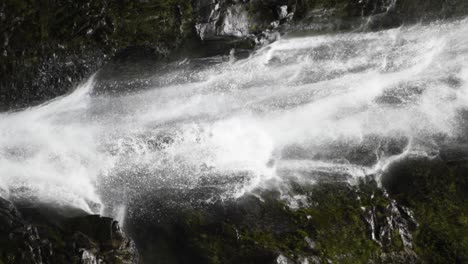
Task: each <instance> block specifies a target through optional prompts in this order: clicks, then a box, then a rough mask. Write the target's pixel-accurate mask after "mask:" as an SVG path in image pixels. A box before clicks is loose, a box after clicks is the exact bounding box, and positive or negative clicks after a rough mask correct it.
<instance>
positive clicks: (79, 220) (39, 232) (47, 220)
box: [0, 199, 138, 263]
mask: <svg viewBox="0 0 468 264" xmlns="http://www.w3.org/2000/svg"><path fill="white" fill-rule="evenodd" d="M61 212H64V211H61V210H55V209H54V208H51V207H44V206H38V207H34V208H32V207H21V206H19V207H17V206H15V205H13V204H12V203H10V202H9V201H7V200H4V199H0V222H1V228H0V262H1V263H137V262H138V254H137V251H136V248H135V246H134V244H133V241H132V240H130V239H129V238H127V237H126V236H125V235H124V234H123V233H122V232H121V231H120V228H119V226H118V223H117V222H116V221H114V220H112V219H110V218H104V217H99V216H87V215H85V214H84V213H81V214H82V216H77V217H68V216H66V215H62V213H61Z"/></svg>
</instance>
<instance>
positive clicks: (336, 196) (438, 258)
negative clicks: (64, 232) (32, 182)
mask: <svg viewBox="0 0 468 264" xmlns="http://www.w3.org/2000/svg"><path fill="white" fill-rule="evenodd" d="M467 170H468V167H467V164H466V163H463V162H461V163H450V164H447V163H446V162H443V161H441V160H426V159H416V160H412V159H409V160H404V161H401V162H399V163H397V164H395V165H393V166H392V168H391V169H390V170H389V171H388V173H386V174H385V175H383V184H384V187H385V188H381V187H378V185H377V182H376V181H375V179H374V177H373V176H369V177H367V178H365V179H362V180H360V181H359V183H358V184H357V185H349V184H347V183H330V182H323V183H317V184H307V183H304V182H301V184H298V183H296V182H295V181H294V180H290V181H289V182H288V183H287V187H283V188H282V189H280V190H257V191H256V193H255V194H253V195H247V196H244V197H242V198H240V199H238V200H235V201H223V202H217V203H208V204H190V203H189V204H187V201H193V200H195V199H191V198H190V196H185V197H184V198H183V200H182V201H180V200H177V197H176V196H174V197H171V195H164V196H163V197H160V198H161V199H157V198H155V197H153V199H150V198H148V197H147V198H146V199H145V202H146V204H145V206H147V207H146V208H147V212H150V214H153V215H152V216H148V215H145V216H142V215H138V210H136V211H135V212H133V213H130V214H129V216H128V217H129V218H128V219H127V224H128V226H129V230H128V232H129V233H130V234H131V235H132V237H133V238H134V239H135V241H136V243H137V245H138V246H139V249H140V250H141V251H140V253H141V258H142V261H143V263H156V262H158V263H375V264H377V263H392V264H394V263H402V264H403V263H406V264H408V263H465V262H466V261H467V260H468V256H467V255H466V252H468V248H467V246H466V243H464V241H465V240H466V230H468V229H467V228H468V226H467V222H466V219H465V218H466V217H465V216H464V213H463V212H464V210H466V201H465V196H466V195H465V194H464V192H465V190H466V187H467V186H468V182H467V181H466V179H467V177H466V175H467V172H468V171H467ZM386 190H388V191H386ZM184 202H185V203H184Z"/></svg>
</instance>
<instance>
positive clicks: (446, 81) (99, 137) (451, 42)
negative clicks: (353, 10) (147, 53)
mask: <svg viewBox="0 0 468 264" xmlns="http://www.w3.org/2000/svg"><path fill="white" fill-rule="evenodd" d="M467 36H468V20H466V19H465V20H461V21H454V22H445V23H434V24H430V25H417V26H412V27H401V28H398V29H391V30H386V31H381V32H372V33H348V34H336V35H322V36H311V37H302V38H283V39H281V40H279V41H277V42H275V43H273V44H271V45H268V46H265V47H263V48H261V49H259V50H257V51H256V52H255V53H253V54H252V55H251V56H250V57H249V58H247V59H244V60H238V61H235V60H232V59H229V58H225V59H222V60H221V61H220V62H219V63H215V64H210V65H203V66H202V67H198V66H199V64H200V61H202V60H199V61H197V62H196V63H195V61H193V60H184V61H179V62H175V63H173V64H172V65H171V67H173V70H172V71H165V72H161V73H159V74H156V75H155V76H153V77H151V78H149V79H148V80H146V81H147V83H148V86H149V87H150V88H149V89H144V90H140V91H133V92H131V93H122V94H118V95H115V94H113V95H109V94H107V93H97V92H95V91H93V88H94V86H95V82H96V80H95V79H96V78H95V77H94V76H93V77H91V78H90V79H89V80H88V81H87V82H86V83H84V84H82V85H81V86H80V87H78V88H77V89H76V90H75V91H74V92H73V93H72V94H70V95H67V96H64V97H61V98H57V99H56V100H53V101H51V102H48V103H46V104H43V105H40V106H37V107H33V108H29V109H24V110H22V111H19V112H11V113H3V114H1V115H0V175H1V178H0V187H1V188H0V189H1V190H2V195H4V196H8V197H9V198H10V199H13V200H15V199H18V200H21V199H37V200H38V201H40V202H45V203H57V204H60V205H71V206H75V207H79V208H82V209H84V210H86V211H88V212H97V211H99V210H102V208H105V207H110V208H113V207H115V208H117V207H118V206H120V205H125V204H126V202H127V199H133V197H136V196H139V195H144V194H145V193H151V192H153V193H155V192H159V191H163V190H171V192H175V193H177V192H183V191H185V190H193V189H203V190H208V189H209V190H216V191H210V192H207V191H202V192H201V194H200V199H203V200H204V201H210V200H213V199H215V200H216V199H225V198H231V197H238V196H240V195H242V194H243V193H245V192H249V191H252V190H254V189H255V188H256V187H259V186H263V185H265V184H267V182H271V181H275V182H276V183H277V184H278V183H279V184H281V181H282V180H283V179H285V178H287V177H296V178H297V179H300V180H303V181H308V182H310V181H319V180H330V181H352V180H353V179H354V178H356V177H360V176H364V175H367V174H370V173H377V174H378V173H379V172H380V171H382V170H384V169H385V167H386V166H387V165H388V164H389V163H390V162H392V161H394V160H395V159H399V158H401V157H403V156H406V155H426V156H435V155H437V154H438V151H439V150H440V148H441V146H445V145H449V144H457V143H459V142H460V141H462V140H463V133H464V132H465V131H464V130H463V126H464V123H465V120H464V119H463V115H462V114H463V111H465V110H466V107H467V106H468V37H467ZM211 61H213V60H211ZM197 63H198V64H197ZM197 65H198V66H197ZM119 208H120V210H116V211H115V212H113V213H112V212H107V213H108V214H114V216H115V214H120V215H121V214H123V212H122V210H123V209H122V208H123V207H119ZM117 211H119V212H117Z"/></svg>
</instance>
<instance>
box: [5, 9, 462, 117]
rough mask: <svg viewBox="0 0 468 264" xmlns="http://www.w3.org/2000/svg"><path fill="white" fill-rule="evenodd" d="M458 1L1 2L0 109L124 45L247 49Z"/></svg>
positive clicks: (157, 51)
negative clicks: (279, 35)
mask: <svg viewBox="0 0 468 264" xmlns="http://www.w3.org/2000/svg"><path fill="white" fill-rule="evenodd" d="M467 13H468V4H467V3H466V1H463V0H454V1H439V0H432V1H424V0H365V1H360V0H336V1H322V0H250V1H249V0H193V1H184V0H150V1H131V2H126V3H123V2H122V3H121V2H118V3H117V2H115V1H84V2H83V1H80V2H79V3H78V2H76V1H66V0H60V1H53V0H48V1H41V2H38V1H24V0H6V1H3V2H2V3H1V4H0V22H1V23H0V32H1V34H0V76H1V79H0V111H5V110H8V109H15V108H16V109H17V108H21V107H26V106H30V105H34V104H38V103H41V102H44V101H45V100H49V99H51V98H54V97H56V96H59V95H63V94H65V93H67V92H68V91H70V90H71V89H72V88H73V86H74V85H76V83H77V82H79V81H81V80H82V79H83V78H84V77H85V76H87V75H89V74H90V73H92V72H94V71H95V70H97V69H98V68H99V67H100V66H102V65H103V63H104V62H105V61H108V60H109V59H110V58H112V57H113V56H114V55H115V54H116V53H118V52H119V51H122V50H124V49H125V48H127V47H135V46H137V47H138V46H140V47H141V46H144V47H146V48H149V49H150V50H151V52H152V53H153V54H154V57H155V59H158V58H162V57H167V55H168V54H169V53H170V51H173V50H176V49H177V48H180V47H182V46H187V45H186V44H188V43H191V44H190V45H189V46H190V48H189V49H190V50H192V49H193V47H194V45H195V46H200V45H204V47H201V48H200V49H202V50H204V51H209V52H205V54H208V55H212V54H213V53H220V52H224V53H226V52H229V50H230V49H231V48H241V49H245V48H247V49H251V48H253V47H255V45H259V44H260V45H261V44H263V43H268V42H271V41H274V40H275V38H276V36H277V35H276V34H273V33H275V32H280V33H285V32H294V31H309V32H316V33H320V32H322V33H323V32H331V31H342V30H365V29H377V28H387V27H393V26H398V25H400V24H402V23H405V22H417V21H421V20H422V21H424V20H431V19H439V18H448V17H456V16H461V15H464V14H467Z"/></svg>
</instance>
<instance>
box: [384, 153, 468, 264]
mask: <svg viewBox="0 0 468 264" xmlns="http://www.w3.org/2000/svg"><path fill="white" fill-rule="evenodd" d="M384 183H385V185H386V187H387V188H388V189H389V191H390V194H391V195H392V196H394V197H396V198H397V200H398V201H399V202H400V203H402V204H404V205H406V206H408V207H409V208H411V209H412V210H413V211H414V214H415V217H416V220H417V221H418V223H419V226H418V228H417V229H416V230H415V231H414V234H413V235H414V240H415V250H416V252H417V253H418V255H420V256H421V257H422V258H423V259H425V260H427V261H430V262H431V263H464V262H466V261H467V260H468V255H467V254H468V253H467V252H468V241H467V237H468V225H467V221H466V215H467V214H468V204H467V200H466V188H467V186H468V166H466V164H463V163H459V164H445V163H443V162H440V161H429V160H418V161H410V162H406V163H402V164H398V165H396V166H394V167H393V168H391V170H390V171H389V173H388V175H387V177H386V178H385V179H384Z"/></svg>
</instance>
